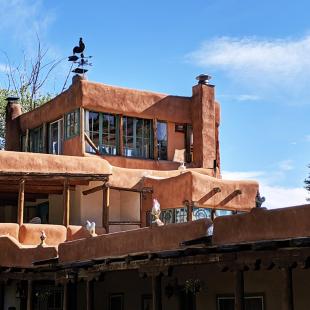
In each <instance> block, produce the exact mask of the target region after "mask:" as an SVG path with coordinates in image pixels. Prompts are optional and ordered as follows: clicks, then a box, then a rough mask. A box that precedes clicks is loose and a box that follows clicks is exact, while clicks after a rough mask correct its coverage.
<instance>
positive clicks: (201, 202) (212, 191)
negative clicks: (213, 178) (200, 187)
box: [198, 187, 221, 204]
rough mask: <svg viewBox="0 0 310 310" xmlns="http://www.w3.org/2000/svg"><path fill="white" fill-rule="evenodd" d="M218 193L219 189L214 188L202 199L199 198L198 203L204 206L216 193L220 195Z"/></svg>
mask: <svg viewBox="0 0 310 310" xmlns="http://www.w3.org/2000/svg"><path fill="white" fill-rule="evenodd" d="M220 192H221V189H220V188H219V187H214V188H212V189H211V190H210V192H209V193H207V194H206V195H204V196H203V197H202V198H200V199H199V200H198V203H199V204H204V203H205V202H206V201H208V200H209V199H210V198H212V197H213V196H214V195H216V194H217V193H220Z"/></svg>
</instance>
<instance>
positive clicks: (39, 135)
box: [29, 126, 43, 153]
mask: <svg viewBox="0 0 310 310" xmlns="http://www.w3.org/2000/svg"><path fill="white" fill-rule="evenodd" d="M29 151H30V152H31V153H43V127H42V126H41V127H37V128H34V129H30V130H29Z"/></svg>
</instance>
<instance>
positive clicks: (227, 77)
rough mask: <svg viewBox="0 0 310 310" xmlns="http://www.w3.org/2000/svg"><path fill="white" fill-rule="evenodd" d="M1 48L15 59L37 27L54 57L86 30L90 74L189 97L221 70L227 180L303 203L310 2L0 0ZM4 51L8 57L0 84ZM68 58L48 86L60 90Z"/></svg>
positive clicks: (275, 202) (272, 201)
mask: <svg viewBox="0 0 310 310" xmlns="http://www.w3.org/2000/svg"><path fill="white" fill-rule="evenodd" d="M0 7H1V10H0V49H1V50H4V51H6V52H7V53H8V54H9V55H10V59H11V61H12V62H13V63H14V64H17V63H18V62H19V61H20V58H21V54H22V50H24V51H25V53H26V54H28V55H31V53H33V51H34V43H33V42H34V40H35V39H34V38H35V33H36V32H38V34H39V36H40V38H41V41H42V42H43V43H44V45H45V46H46V47H48V48H49V55H50V57H51V58H62V57H65V56H68V55H69V54H70V53H71V50H72V47H73V46H74V45H76V43H77V41H78V38H79V37H80V36H82V37H83V38H84V40H85V42H86V45H87V51H86V53H87V54H88V55H92V56H93V61H92V62H93V67H92V68H91V70H90V72H89V75H88V77H89V79H90V80H94V81H98V82H103V83H107V84H112V85H120V86H125V87H130V88H137V89H147V90H152V91H157V92H163V93H168V94H175V95H185V96H190V95H191V87H192V86H193V85H194V84H195V79H194V78H195V76H197V75H198V74H200V73H202V72H204V73H208V74H211V75H212V76H213V80H212V82H213V83H214V84H215V85H216V96H217V100H218V101H219V102H220V103H221V107H222V122H221V141H220V142H221V157H222V170H223V176H224V177H227V178H251V179H257V180H259V181H260V184H261V191H262V194H263V195H265V196H266V198H267V201H266V206H267V207H270V208H273V207H280V206H287V205H293V204H299V203H303V202H304V201H305V196H306V193H305V191H304V190H303V180H304V178H305V177H306V176H307V174H308V171H309V170H308V169H307V164H308V163H310V156H309V154H310V127H309V126H308V124H309V121H308V120H309V114H310V87H309V85H310V19H309V11H310V2H309V1H306V0H299V1H295V2H292V1H287V0H281V1H280V0H260V1H248V0H217V1H209V0H204V1H202V0H195V1H183V0H179V1H176V0H166V1H162V0H157V1H145V0H144V1H142V0H141V1H136V0H132V1H128V0H123V1H117V0H114V1H102V0H101V1H99V0H97V1H88V2H86V1H78V0H77V1H71V0H66V1H43V0H28V1H26V0H0ZM5 62H6V59H5V57H4V56H3V55H2V54H1V53H0V83H1V85H4V84H3V83H4V82H3V81H4V78H5V74H4V71H5ZM68 65H69V64H68V63H66V62H63V64H62V65H61V66H60V67H59V69H58V72H57V74H56V75H55V76H53V78H51V83H50V84H49V89H48V90H50V91H54V92H59V91H60V89H61V86H62V84H63V81H64V76H65V74H66V73H67V71H68V69H69V67H68Z"/></svg>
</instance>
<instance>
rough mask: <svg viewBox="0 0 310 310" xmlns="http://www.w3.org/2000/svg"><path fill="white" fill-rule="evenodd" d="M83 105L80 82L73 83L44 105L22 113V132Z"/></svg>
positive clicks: (53, 119) (60, 116)
mask: <svg viewBox="0 0 310 310" xmlns="http://www.w3.org/2000/svg"><path fill="white" fill-rule="evenodd" d="M81 105H82V91H81V87H80V84H79V82H78V81H77V82H76V83H73V84H72V85H71V86H70V87H69V89H68V90H66V91H64V92H63V93H61V94H60V95H58V96H56V97H55V98H53V99H52V100H50V101H48V102H47V103H45V104H43V105H42V106H40V107H38V108H36V109H34V110H32V111H30V112H27V113H24V114H22V115H21V116H20V117H19V120H20V128H21V131H22V132H25V131H26V129H31V128H36V127H38V126H40V125H42V124H43V123H50V122H53V121H56V120H58V119H60V118H62V117H63V115H64V114H66V113H68V112H71V111H73V110H75V109H77V108H79V107H80V106H81Z"/></svg>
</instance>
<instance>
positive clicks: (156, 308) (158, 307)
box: [152, 275, 162, 310]
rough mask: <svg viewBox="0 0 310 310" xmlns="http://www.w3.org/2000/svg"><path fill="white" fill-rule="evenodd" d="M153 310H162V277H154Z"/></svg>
mask: <svg viewBox="0 0 310 310" xmlns="http://www.w3.org/2000/svg"><path fill="white" fill-rule="evenodd" d="M152 297H153V310H162V298H161V275H157V276H155V275H153V276H152Z"/></svg>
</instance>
